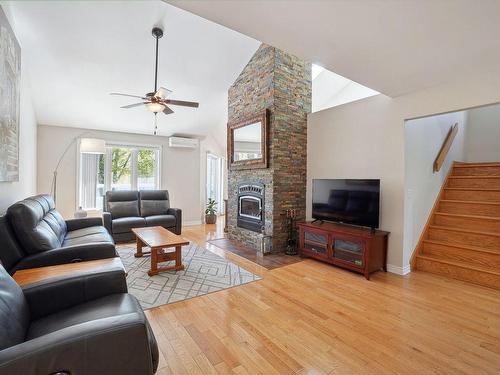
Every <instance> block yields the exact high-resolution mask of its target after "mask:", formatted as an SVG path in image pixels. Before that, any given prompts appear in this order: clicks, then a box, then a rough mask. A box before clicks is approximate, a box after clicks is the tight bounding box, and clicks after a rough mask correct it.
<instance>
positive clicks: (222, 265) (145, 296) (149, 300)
mask: <svg viewBox="0 0 500 375" xmlns="http://www.w3.org/2000/svg"><path fill="white" fill-rule="evenodd" d="M117 250H118V253H119V254H120V258H121V260H122V262H123V264H124V266H125V269H126V270H127V272H128V275H127V285H128V291H129V293H130V294H132V295H134V296H135V297H137V299H138V300H139V302H140V303H141V306H142V308H143V309H149V308H151V307H155V306H159V305H164V304H167V303H172V302H177V301H182V300H185V299H189V298H193V297H197V296H202V295H204V294H208V293H212V292H217V291H219V290H223V289H227V288H231V287H233V286H237V285H242V284H246V283H250V282H252V281H256V280H260V279H261V277H259V276H257V275H255V274H253V273H251V272H249V271H247V270H245V269H243V268H241V267H240V266H238V265H236V264H234V263H231V262H229V261H227V260H225V259H223V258H221V257H219V256H218V255H216V254H214V253H212V252H211V251H210V250H207V249H204V248H202V247H199V246H197V245H196V244H191V245H189V246H184V247H183V248H182V263H183V264H184V267H185V268H184V270H182V271H169V272H162V273H160V274H159V275H156V276H152V277H151V276H149V275H148V270H149V267H150V259H149V255H145V256H143V257H142V258H135V257H134V253H135V246H131V245H122V246H117ZM144 250H145V251H147V248H145V249H144ZM169 264H172V265H173V264H174V262H173V261H172V262H165V263H161V265H169Z"/></svg>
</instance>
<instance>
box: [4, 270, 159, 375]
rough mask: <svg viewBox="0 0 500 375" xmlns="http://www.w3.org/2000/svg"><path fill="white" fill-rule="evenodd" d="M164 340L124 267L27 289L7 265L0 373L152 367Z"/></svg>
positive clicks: (109, 374)
mask: <svg viewBox="0 0 500 375" xmlns="http://www.w3.org/2000/svg"><path fill="white" fill-rule="evenodd" d="M157 367H158V346H157V343H156V340H155V337H154V334H153V332H152V330H151V328H150V326H149V324H148V321H147V319H146V317H145V315H144V312H143V311H142V308H141V306H140V305H139V302H138V301H137V299H136V298H135V297H134V296H132V295H130V294H127V284H126V281H125V272H124V269H123V267H116V268H114V269H107V270H105V271H103V270H99V271H95V272H90V273H89V272H87V273H82V274H75V275H72V276H70V277H65V278H59V279H57V278H52V279H47V280H46V281H43V282H38V283H34V284H30V285H27V286H25V287H23V289H21V288H20V287H19V285H17V284H16V282H15V281H14V280H13V279H12V278H11V277H10V275H9V274H8V273H7V272H6V271H5V269H4V268H3V267H2V266H1V265H0V375H7V374H26V375H28V374H82V375H84V374H87V375H90V374H106V375H114V374H116V375H118V374H120V375H137V374H141V375H151V374H154V373H155V371H156V369H157Z"/></svg>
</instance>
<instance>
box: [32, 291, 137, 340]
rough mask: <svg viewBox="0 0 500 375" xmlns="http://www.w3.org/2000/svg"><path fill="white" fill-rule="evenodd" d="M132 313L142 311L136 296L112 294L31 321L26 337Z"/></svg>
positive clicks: (42, 334)
mask: <svg viewBox="0 0 500 375" xmlns="http://www.w3.org/2000/svg"><path fill="white" fill-rule="evenodd" d="M131 313H142V308H141V306H140V305H139V302H138V301H137V299H136V298H135V297H133V296H132V295H130V294H126V293H119V294H111V295H109V296H106V297H102V298H97V299H95V300H93V301H90V302H86V303H82V304H79V305H77V306H75V307H72V308H69V309H65V310H61V311H59V312H57V313H55V314H52V315H48V316H45V317H43V318H40V319H37V320H35V321H33V322H31V325H30V326H29V329H28V334H27V337H26V339H27V340H32V339H34V338H37V337H40V336H44V335H47V334H49V333H51V332H55V331H59V330H61V329H64V328H66V327H70V326H74V325H77V324H82V323H86V322H90V321H93V320H98V319H103V318H109V317H117V316H120V315H125V314H131Z"/></svg>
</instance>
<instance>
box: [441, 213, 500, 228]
mask: <svg viewBox="0 0 500 375" xmlns="http://www.w3.org/2000/svg"><path fill="white" fill-rule="evenodd" d="M433 224H435V225H439V226H442V227H453V228H464V229H472V230H478V231H486V232H498V233H500V217H492V216H479V215H463V214H451V213H445V212H435V213H434V218H433Z"/></svg>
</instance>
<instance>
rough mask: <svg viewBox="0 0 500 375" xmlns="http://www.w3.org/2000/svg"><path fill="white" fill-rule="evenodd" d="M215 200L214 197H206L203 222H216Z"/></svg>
mask: <svg viewBox="0 0 500 375" xmlns="http://www.w3.org/2000/svg"><path fill="white" fill-rule="evenodd" d="M216 213H217V202H216V201H215V199H212V198H208V202H207V209H206V210H205V223H206V224H215V223H216V222H217V215H216Z"/></svg>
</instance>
